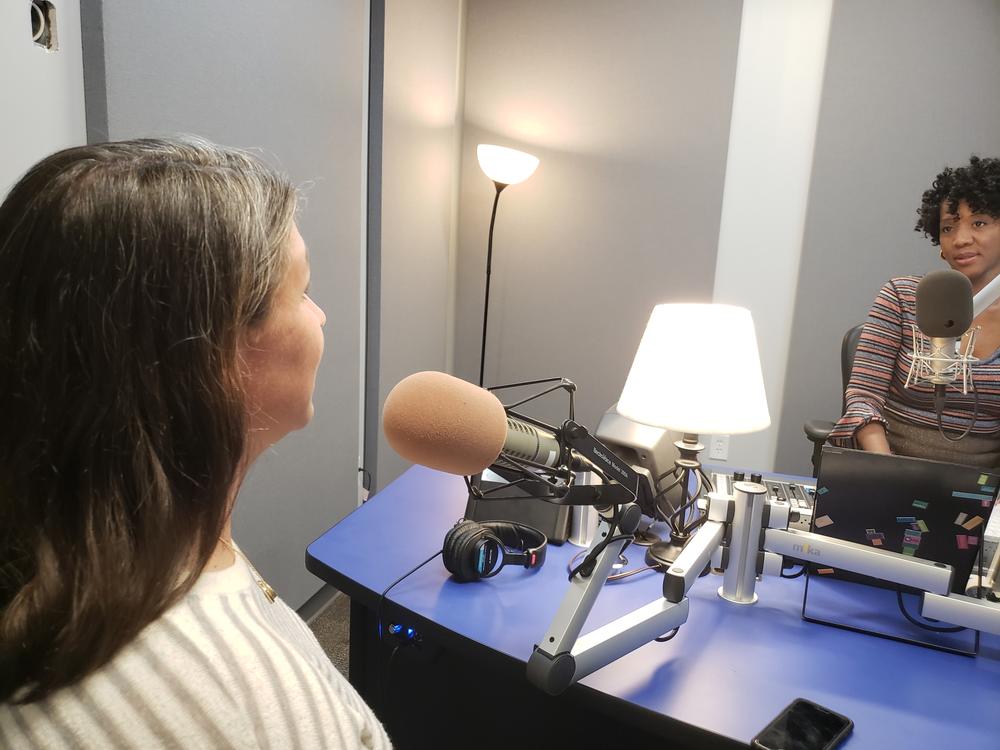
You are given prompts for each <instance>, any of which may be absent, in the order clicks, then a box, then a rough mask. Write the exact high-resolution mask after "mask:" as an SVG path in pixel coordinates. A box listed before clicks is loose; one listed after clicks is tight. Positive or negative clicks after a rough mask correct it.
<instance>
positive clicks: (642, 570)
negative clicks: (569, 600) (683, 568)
mask: <svg viewBox="0 0 1000 750" xmlns="http://www.w3.org/2000/svg"><path fill="white" fill-rule="evenodd" d="M623 551H624V550H623ZM585 554H587V550H585V549H582V550H580V551H579V552H577V553H576V554H575V555H573V557H571V558H570V561H569V562H568V563H566V569H567V570H568V571H569V572H570V577H571V578H572V576H573V565H574V563H576V561H577V560H579V559H580V555H585ZM619 557H620V558H624V555H619ZM661 567H662V566H660V565H647V566H645V567H643V568H634V569H633V570H625V571H622V572H621V573H614V574H612V575H609V576H608V581H620V580H621V579H623V578H629V577H631V576H634V575H638V574H639V573H645V572H646V571H647V570H659V569H660V568H661Z"/></svg>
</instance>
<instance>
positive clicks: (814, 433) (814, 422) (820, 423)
mask: <svg viewBox="0 0 1000 750" xmlns="http://www.w3.org/2000/svg"><path fill="white" fill-rule="evenodd" d="M864 327H865V326H864V323H861V324H859V325H856V326H854V327H853V328H849V329H848V330H847V333H845V334H844V339H843V341H841V342H840V377H841V391H840V392H841V399H840V413H841V414H843V413H844V412H845V411H847V384H848V382H850V380H851V370H852V369H853V367H854V353H855V352H856V351H857V350H858V341H860V340H861V331H862V329H863V328H864ZM834 424H835V423H834V422H830V421H827V420H823V419H810V420H809V421H807V422H806V423H805V424H804V425H802V429H803V430H805V433H806V437H807V438H809V440H810V441H811V442H812V444H813V452H812V465H813V476H814V477H815V476H818V475H819V462H820V459H821V458H822V456H823V445H824V444H825V443H826V441H827V438H829V437H830V433H831V432H833V426H834Z"/></svg>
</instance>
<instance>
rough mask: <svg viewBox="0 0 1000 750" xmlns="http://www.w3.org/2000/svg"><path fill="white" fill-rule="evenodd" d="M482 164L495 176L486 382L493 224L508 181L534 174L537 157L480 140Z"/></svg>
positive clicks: (489, 263)
mask: <svg viewBox="0 0 1000 750" xmlns="http://www.w3.org/2000/svg"><path fill="white" fill-rule="evenodd" d="M476 156H477V157H478V158H479V166H480V168H481V169H482V170H483V172H485V173H486V176H487V177H489V178H490V179H491V180H493V185H494V186H495V187H496V191H497V192H496V195H495V196H494V198H493V212H492V213H491V214H490V236H489V241H488V242H487V245H486V297H485V299H484V300H483V342H482V346H481V348H480V350H479V385H480V386H481V385H482V384H483V374H484V368H485V365H486V325H487V321H488V320H489V314H490V276H491V275H492V273H493V225H494V224H495V223H496V219H497V204H498V203H499V202H500V193H501V191H503V189H504V188H505V187H507V186H508V185H516V184H517V183H519V182H524V181H525V180H526V179H528V178H529V177H531V175H532V173H534V171H535V169H536V168H537V167H538V157H536V156H532V155H531V154H526V153H525V152H524V151H517V150H516V149H513V148H505V147H504V146H493V145H489V144H485V143H480V144H479V146H478V147H477V148H476Z"/></svg>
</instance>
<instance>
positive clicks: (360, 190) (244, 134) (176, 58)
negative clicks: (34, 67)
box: [103, 0, 367, 607]
mask: <svg viewBox="0 0 1000 750" xmlns="http://www.w3.org/2000/svg"><path fill="white" fill-rule="evenodd" d="M103 12H104V18H103V21H104V50H103V55H104V64H105V70H106V76H107V78H106V92H107V128H108V136H109V137H110V138H112V139H118V138H127V137H134V136H142V135H151V134H170V133H176V132H191V133H197V134H200V135H204V136H206V137H208V138H210V139H212V140H215V141H218V142H221V143H225V144H228V145H233V146H242V147H251V148H254V149H259V150H260V152H261V153H262V154H263V155H264V156H265V158H267V159H268V160H270V161H272V162H275V163H277V164H279V165H280V167H281V168H282V169H283V170H285V171H286V172H287V173H288V174H289V175H290V176H291V178H292V179H293V181H295V182H296V183H299V184H303V185H305V186H306V193H307V196H308V199H307V202H306V203H305V206H304V209H303V211H302V215H301V218H300V227H301V230H302V234H303V237H304V238H305V240H306V243H307V244H308V246H309V249H310V255H311V260H312V268H313V276H312V278H313V283H312V287H313V289H314V292H313V296H314V297H315V299H316V301H317V302H318V303H319V304H320V305H321V306H322V307H323V308H324V310H325V311H326V314H327V321H328V322H327V326H326V340H327V347H326V353H325V355H324V359H323V364H322V366H321V369H320V374H319V379H318V382H317V386H316V395H315V404H316V416H315V419H314V420H313V423H312V424H311V425H310V426H309V427H308V428H306V429H305V430H303V431H301V432H299V433H295V434H293V435H290V436H289V437H287V438H286V439H285V440H283V441H282V442H281V443H279V444H278V445H277V446H276V447H275V448H274V449H273V450H272V451H271V452H269V453H268V454H266V455H265V456H263V457H262V458H261V459H260V460H259V461H258V462H257V465H256V466H255V467H254V469H253V471H252V473H251V476H250V478H249V479H248V481H247V482H246V485H245V486H244V488H243V491H242V493H241V495H240V500H239V504H238V506H237V508H236V513H235V517H234V519H235V520H234V524H235V529H234V534H235V536H236V538H237V539H238V541H239V542H240V543H241V544H242V545H243V546H244V548H245V549H246V550H247V553H248V554H249V555H250V556H251V558H252V559H253V560H254V562H255V563H256V564H257V566H258V568H260V570H261V573H262V574H263V575H264V576H265V577H267V578H269V579H270V580H271V582H272V583H273V585H274V586H275V588H277V589H278V590H279V591H280V592H281V595H282V597H283V598H285V599H286V601H288V602H289V604H290V605H291V606H293V607H295V606H298V605H300V604H302V603H303V602H304V601H305V600H306V599H307V598H309V597H310V596H311V595H312V594H314V593H315V592H316V591H317V589H318V588H319V587H320V585H321V584H320V581H319V580H318V579H316V578H314V577H313V576H311V575H310V574H309V573H307V572H306V571H305V568H304V566H303V556H304V550H305V547H306V545H307V544H308V543H309V542H310V541H312V539H314V538H315V537H316V536H318V535H319V534H320V533H321V532H322V531H323V530H324V529H325V528H327V527H328V526H331V525H332V524H333V523H335V522H336V521H337V520H339V519H340V518H341V517H343V516H344V515H346V514H347V513H348V512H349V511H350V510H352V509H353V508H354V507H355V505H356V503H357V469H358V452H359V413H358V411H359V407H358V404H359V400H360V382H359V381H360V365H359V361H360V352H361V342H360V339H361V333H360V332H361V313H360V307H361V285H362V270H361V269H362V258H363V255H362V250H363V241H364V237H363V233H362V226H363V221H364V205H363V196H364V162H363V154H364V140H365V123H364V118H363V112H364V109H363V104H364V83H365V70H366V67H365V66H366V55H367V16H366V13H367V3H366V2H364V1H363V0H350V1H348V0H342V1H341V2H336V3H328V2H324V0H307V1H306V2H299V3H296V4H295V5H294V10H293V11H290V10H289V8H288V7H287V6H285V5H282V4H275V3H270V2H267V0H252V1H247V2H240V3H221V4H220V3H204V2H195V1H194V0H184V2H180V1H178V2H171V3H119V2H108V3H106V4H104V8H103Z"/></svg>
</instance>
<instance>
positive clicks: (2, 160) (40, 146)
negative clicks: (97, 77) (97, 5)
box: [0, 0, 87, 200]
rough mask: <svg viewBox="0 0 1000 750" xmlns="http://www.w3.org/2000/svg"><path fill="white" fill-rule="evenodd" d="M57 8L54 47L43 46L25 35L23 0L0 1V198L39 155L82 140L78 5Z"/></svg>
mask: <svg viewBox="0 0 1000 750" xmlns="http://www.w3.org/2000/svg"><path fill="white" fill-rule="evenodd" d="M57 11H58V12H57V30H58V34H57V36H58V39H59V49H58V50H56V51H49V50H46V49H45V48H43V47H39V46H38V45H36V44H34V43H33V42H32V40H31V16H30V6H29V4H28V2H27V0H25V2H3V3H0V101H2V102H3V105H2V111H3V139H0V200H2V199H3V198H4V196H6V194H7V191H8V190H9V189H10V188H11V187H12V186H13V184H14V182H16V181H17V179H18V178H19V177H21V175H22V174H24V172H26V171H27V169H28V167H30V166H31V165H32V164H34V163H35V162H37V161H38V160H39V159H41V158H42V157H45V156H48V155H49V154H51V153H52V152H53V151H57V150H59V149H61V148H66V147H67V146H78V145H80V144H81V143H85V142H86V139H87V133H86V127H85V120H84V99H83V57H82V54H81V46H80V4H79V3H78V2H60V3H58V9H57Z"/></svg>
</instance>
